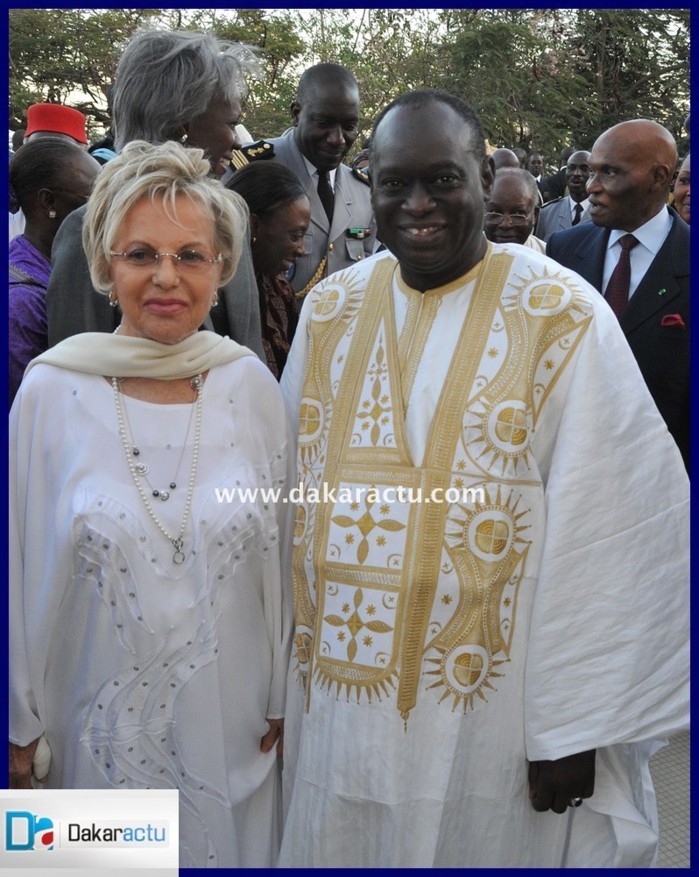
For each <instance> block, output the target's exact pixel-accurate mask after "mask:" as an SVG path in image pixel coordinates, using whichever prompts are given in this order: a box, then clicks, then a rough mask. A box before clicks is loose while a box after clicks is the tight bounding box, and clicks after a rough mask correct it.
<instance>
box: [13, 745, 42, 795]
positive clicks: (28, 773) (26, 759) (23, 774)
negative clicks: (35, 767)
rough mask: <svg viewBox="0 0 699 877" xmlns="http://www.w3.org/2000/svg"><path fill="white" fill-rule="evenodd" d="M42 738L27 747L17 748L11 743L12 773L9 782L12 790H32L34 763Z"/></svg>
mask: <svg viewBox="0 0 699 877" xmlns="http://www.w3.org/2000/svg"><path fill="white" fill-rule="evenodd" d="M39 740H40V738H39V737H37V738H36V740H33V741H32V742H31V743H29V745H27V746H17V745H16V744H15V743H10V771H9V780H10V788H11V789H31V788H32V761H34V753H35V752H36V747H37V746H38V745H39Z"/></svg>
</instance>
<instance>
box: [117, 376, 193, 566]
mask: <svg viewBox="0 0 699 877" xmlns="http://www.w3.org/2000/svg"><path fill="white" fill-rule="evenodd" d="M191 385H192V389H193V390H196V393H197V400H196V403H195V405H196V409H197V414H196V420H195V422H194V447H193V449H192V468H191V471H190V473H189V484H188V485H187V496H186V497H185V501H184V514H183V515H182V523H181V524H180V531H179V533H178V534H177V536H171V535H170V534H169V533H168V531H167V530H166V529H165V527H163V525H162V524H161V522H160V521H159V520H158V517H157V515H156V514H155V512H154V511H153V507H152V506H151V504H150V502H149V501H148V497H147V496H146V492H145V490H144V489H143V485H142V484H141V481H140V479H139V467H138V464H137V463H136V461H135V460H134V455H133V450H132V448H131V445H130V443H129V441H128V439H127V436H126V424H125V422H124V407H123V405H122V401H121V389H120V387H119V379H118V378H115V377H114V378H112V390H113V392H114V402H115V404H116V413H117V421H118V424H119V437H120V438H121V444H122V446H123V448H124V453H125V454H126V462H127V464H128V466H129V471H130V472H131V477H132V478H133V482H134V484H135V485H136V490H137V491H138V495H139V496H140V497H141V500H142V502H143V505H144V506H145V507H146V511H147V512H148V514H149V515H150V517H151V519H152V521H153V523H154V524H155V526H156V527H157V528H158V529H159V530H160V532H161V533H162V534H163V536H165V538H166V539H167V540H168V541H169V542H171V543H172V545H173V546H174V548H175V553H174V554H173V556H172V562H173V563H177V564H180V563H184V561H185V556H186V555H185V553H184V551H183V550H182V548H183V547H184V539H183V538H182V537H183V535H184V531H185V529H186V527H187V521H188V520H189V513H190V510H191V507H192V497H193V496H194V482H195V480H196V477H197V465H198V463H199V440H200V437H201V409H202V387H203V386H204V381H203V379H202V376H201V375H197V376H196V377H194V378H192V381H191Z"/></svg>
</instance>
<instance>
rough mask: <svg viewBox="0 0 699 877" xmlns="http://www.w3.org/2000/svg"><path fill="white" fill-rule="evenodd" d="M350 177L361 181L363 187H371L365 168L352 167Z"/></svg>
mask: <svg viewBox="0 0 699 877" xmlns="http://www.w3.org/2000/svg"><path fill="white" fill-rule="evenodd" d="M352 176H353V177H356V179H358V180H361V181H362V182H363V183H364V185H365V186H370V185H371V180H370V179H369V174H368V173H367V171H366V168H359V167H353V168H352Z"/></svg>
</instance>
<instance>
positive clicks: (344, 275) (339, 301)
mask: <svg viewBox="0 0 699 877" xmlns="http://www.w3.org/2000/svg"><path fill="white" fill-rule="evenodd" d="M352 274H353V272H352V271H351V269H349V270H345V271H341V272H338V273H337V274H335V275H333V278H332V280H326V281H324V282H323V283H322V284H320V286H319V287H318V290H317V292H315V293H313V296H314V298H315V301H314V303H313V310H312V313H311V319H312V320H313V321H314V322H316V323H327V322H329V321H330V320H334V319H336V318H337V317H339V316H342V317H343V318H345V319H350V318H351V317H353V316H354V315H355V314H356V311H357V306H358V304H359V299H360V298H361V296H357V295H356V294H354V295H353V283H352V280H353V276H352Z"/></svg>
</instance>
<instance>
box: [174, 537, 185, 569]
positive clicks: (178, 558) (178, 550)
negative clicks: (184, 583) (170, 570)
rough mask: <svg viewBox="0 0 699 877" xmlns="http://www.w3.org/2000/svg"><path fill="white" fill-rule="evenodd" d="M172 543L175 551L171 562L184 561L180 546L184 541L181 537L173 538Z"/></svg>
mask: <svg viewBox="0 0 699 877" xmlns="http://www.w3.org/2000/svg"><path fill="white" fill-rule="evenodd" d="M172 544H173V545H174V546H175V553H174V554H173V555H172V562H173V563H177V564H180V563H184V551H183V550H182V546H183V545H184V542H183V541H182V539H173V540H172Z"/></svg>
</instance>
